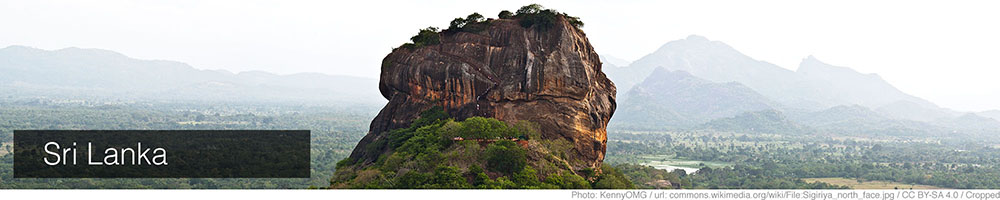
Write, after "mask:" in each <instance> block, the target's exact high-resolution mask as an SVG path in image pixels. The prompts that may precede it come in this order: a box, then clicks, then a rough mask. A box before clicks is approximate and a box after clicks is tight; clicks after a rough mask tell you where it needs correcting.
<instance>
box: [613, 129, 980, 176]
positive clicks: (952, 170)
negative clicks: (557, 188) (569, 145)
mask: <svg viewBox="0 0 1000 200" xmlns="http://www.w3.org/2000/svg"><path fill="white" fill-rule="evenodd" d="M609 135H613V136H614V137H613V139H609V140H611V141H609V144H608V156H607V157H608V159H607V160H606V162H608V163H616V164H626V165H628V164H649V163H653V162H651V161H656V159H664V158H666V159H676V160H695V161H704V162H718V163H728V166H721V167H708V166H700V169H698V170H697V172H695V173H693V174H689V173H670V174H667V173H668V172H666V170H660V171H663V172H641V173H639V172H634V171H643V170H644V171H654V170H651V169H641V168H636V167H628V168H623V171H625V173H626V175H629V176H630V177H631V178H632V179H633V181H635V182H636V183H646V182H649V181H653V180H654V179H653V178H650V177H649V176H651V175H656V174H666V175H661V176H659V177H657V178H655V179H662V180H669V181H671V182H674V183H682V184H681V185H680V186H681V187H682V188H831V187H832V188H836V187H837V186H830V185H823V184H816V183H808V182H805V181H802V179H803V178H825V177H838V178H850V179H855V180H857V181H859V182H861V181H891V182H899V183H906V184H919V185H930V186H937V187H942V188H975V189H979V188H998V187H1000V178H998V177H1000V149H997V148H996V147H992V146H983V145H976V144H975V143H972V142H971V141H965V140H963V139H956V138H927V137H921V138H901V137H894V138H862V137H843V136H830V135H787V134H764V133H753V134H743V133H721V132H704V131H690V132H683V131H681V132H628V131H620V132H616V133H615V134H609ZM648 155H664V156H660V157H649V156H648ZM685 174H688V175H686V176H685ZM640 185H642V184H640ZM646 187H651V186H650V185H646Z"/></svg>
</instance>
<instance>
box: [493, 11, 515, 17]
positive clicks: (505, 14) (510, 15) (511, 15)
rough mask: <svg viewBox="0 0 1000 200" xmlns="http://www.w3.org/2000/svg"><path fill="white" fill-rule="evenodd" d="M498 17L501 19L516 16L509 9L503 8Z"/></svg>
mask: <svg viewBox="0 0 1000 200" xmlns="http://www.w3.org/2000/svg"><path fill="white" fill-rule="evenodd" d="M497 17H498V18H500V19H510V18H514V13H511V12H510V11H509V10H503V11H500V14H498V15H497Z"/></svg>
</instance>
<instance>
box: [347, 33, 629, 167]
mask: <svg viewBox="0 0 1000 200" xmlns="http://www.w3.org/2000/svg"><path fill="white" fill-rule="evenodd" d="M555 22H556V23H555V24H554V25H553V26H552V27H549V28H546V29H539V28H537V27H535V28H524V27H522V26H520V25H519V24H518V21H517V20H515V19H491V20H490V21H488V23H489V26H488V28H486V29H485V30H483V31H479V32H475V33H472V32H463V31H455V32H447V31H446V32H444V33H440V43H439V44H432V45H422V46H419V47H416V48H405V47H404V48H397V49H395V50H393V51H392V53H390V54H389V55H388V56H386V57H385V59H383V60H382V73H381V81H380V83H379V90H380V91H381V92H382V96H384V97H385V98H386V99H388V100H389V103H388V104H386V106H385V107H384V108H382V111H381V112H379V114H378V116H376V117H375V119H374V120H373V121H372V123H371V128H370V130H369V132H368V134H367V135H366V136H365V137H364V138H363V139H362V140H361V141H360V142H359V143H358V146H357V147H356V148H355V149H354V152H352V153H351V158H352V159H354V160H355V162H357V163H362V164H365V163H371V162H373V161H375V160H376V159H378V156H379V155H381V154H384V153H386V152H387V151H388V149H386V148H385V147H380V146H378V145H376V144H378V142H376V141H378V140H384V139H387V138H386V137H387V136H388V134H386V133H387V132H388V131H389V130H392V129H397V128H404V127H407V126H408V125H409V124H410V123H411V122H412V120H414V119H415V118H417V117H418V115H419V114H420V113H421V112H422V111H424V110H427V109H429V108H431V107H433V106H435V105H436V106H441V107H443V108H444V109H445V111H446V112H447V113H448V114H449V115H451V116H453V117H455V118H456V119H458V120H462V119H465V118H468V117H473V116H483V117H493V118H496V119H499V120H501V121H507V122H513V121H518V120H526V121H530V122H534V123H536V124H537V125H539V127H540V130H539V131H540V132H541V135H542V139H560V138H562V139H566V140H567V141H570V142H571V143H573V144H574V145H575V148H573V149H572V150H571V152H565V154H566V155H567V156H568V157H569V158H570V159H568V161H569V162H570V165H571V166H572V167H573V168H574V170H581V169H585V168H598V167H600V164H601V162H602V161H603V160H604V152H605V149H606V146H605V145H606V143H607V131H606V130H605V127H606V126H607V123H608V120H610V119H611V115H612V114H613V113H614V111H615V86H614V84H613V83H612V82H611V81H610V80H609V79H608V78H607V77H605V75H604V73H603V72H601V62H600V61H599V57H598V55H597V53H596V52H595V51H594V48H593V47H592V46H591V45H590V42H589V41H588V40H587V37H586V35H585V34H584V33H583V31H581V30H580V29H579V28H577V27H574V26H572V25H570V23H569V22H568V21H567V20H566V19H565V18H563V17H559V18H557V19H556V20H555Z"/></svg>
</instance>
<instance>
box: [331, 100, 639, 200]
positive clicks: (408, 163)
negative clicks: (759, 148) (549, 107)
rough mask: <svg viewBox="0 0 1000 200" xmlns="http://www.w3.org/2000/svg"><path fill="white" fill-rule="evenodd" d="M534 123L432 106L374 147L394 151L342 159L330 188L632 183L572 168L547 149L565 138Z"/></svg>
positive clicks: (549, 186)
mask: <svg viewBox="0 0 1000 200" xmlns="http://www.w3.org/2000/svg"><path fill="white" fill-rule="evenodd" d="M533 127H534V126H533V125H532V124H531V123H530V122H524V121H520V122H516V123H511V124H508V123H506V122H502V121H499V120H496V119H493V118H483V117H471V118H468V119H465V120H463V121H456V120H455V119H453V118H450V117H449V116H448V114H447V113H445V112H444V111H443V110H442V109H441V108H440V107H433V108H431V109H429V110H426V111H424V112H423V113H421V115H420V118H417V119H415V120H414V121H413V123H411V125H410V127H407V128H401V129H396V130H393V131H390V132H388V134H389V135H388V136H387V138H389V139H388V140H381V141H388V142H385V143H382V144H375V145H372V146H379V145H388V147H389V149H390V152H387V153H383V154H381V156H380V157H379V159H378V160H377V161H375V162H374V163H371V164H361V163H354V161H353V160H351V159H350V158H348V159H344V160H343V161H341V162H339V163H338V164H337V171H336V173H335V174H334V177H333V178H332V179H331V181H330V182H331V188H449V189H456V188H479V189H558V188H574V189H582V188H608V189H618V188H634V185H633V184H632V182H631V181H629V180H628V179H627V178H625V176H624V175H622V174H621V173H618V172H617V171H616V170H615V169H613V168H610V167H604V168H602V169H601V171H603V172H604V173H600V174H598V173H583V174H584V176H580V175H578V174H577V173H574V172H573V171H572V170H571V169H570V168H569V167H568V166H567V165H565V161H564V160H562V158H561V157H560V156H559V155H553V154H550V153H549V152H556V151H553V150H557V149H563V148H564V147H562V146H565V144H564V143H565V142H552V141H546V140H541V139H539V137H538V132H537V131H536V130H535V129H534V128H533ZM550 148H551V149H550ZM376 149H379V148H376ZM560 152H561V151H560ZM583 171H594V170H592V169H590V170H583ZM588 180H592V181H588Z"/></svg>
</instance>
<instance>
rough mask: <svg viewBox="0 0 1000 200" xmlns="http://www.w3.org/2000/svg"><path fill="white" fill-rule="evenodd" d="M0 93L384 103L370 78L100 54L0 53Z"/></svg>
mask: <svg viewBox="0 0 1000 200" xmlns="http://www.w3.org/2000/svg"><path fill="white" fill-rule="evenodd" d="M0 71H2V72H3V73H0V91H3V92H2V93H3V94H5V95H8V96H17V97H56V98H98V99H136V100H167V101H169V100H178V101H187V102H191V101H220V102H235V101H240V102H311V103H371V104H381V103H384V102H385V100H384V98H382V97H381V95H380V94H379V92H378V90H375V89H372V88H377V84H378V81H377V80H375V79H369V78H361V77H351V76H336V75H325V74H318V73H299V74H291V75H276V74H271V73H267V72H256V71H255V72H241V73H231V72H228V71H223V70H198V69H195V68H193V67H191V66H190V65H187V64H184V63H180V62H174V61H163V60H139V59H134V58H129V57H127V56H125V55H122V54H120V53H117V52H113V51H108V50H100V49H81V48H66V49H60V50H54V51H47V50H41V49H35V48H31V47H24V46H10V47H7V48H3V49H0Z"/></svg>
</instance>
